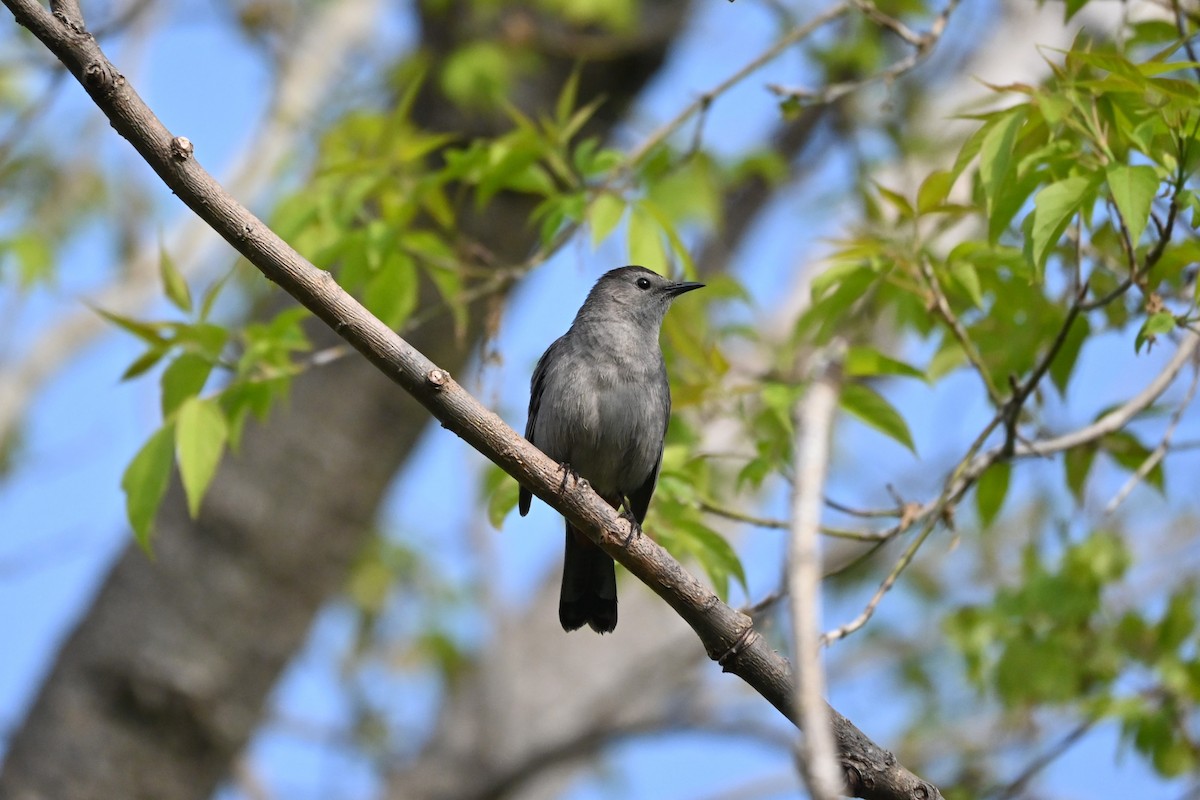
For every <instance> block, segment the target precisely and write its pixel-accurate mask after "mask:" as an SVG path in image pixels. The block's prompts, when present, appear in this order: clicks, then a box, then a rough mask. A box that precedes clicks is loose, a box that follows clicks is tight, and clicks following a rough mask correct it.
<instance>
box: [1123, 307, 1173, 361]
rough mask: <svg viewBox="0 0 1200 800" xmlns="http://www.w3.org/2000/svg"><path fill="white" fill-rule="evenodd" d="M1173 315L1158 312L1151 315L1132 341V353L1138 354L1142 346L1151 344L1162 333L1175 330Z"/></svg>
mask: <svg viewBox="0 0 1200 800" xmlns="http://www.w3.org/2000/svg"><path fill="white" fill-rule="evenodd" d="M1176 324H1177V322H1176V320H1175V315H1174V314H1172V313H1171V312H1170V311H1158V312H1156V313H1154V314H1151V315H1150V316H1149V317H1148V318H1147V319H1146V321H1145V322H1144V323H1142V327H1141V330H1139V331H1138V333H1137V338H1136V339H1135V340H1134V345H1133V351H1134V352H1135V353H1140V352H1141V351H1142V345H1144V344H1146V343H1147V342H1153V341H1154V340H1155V339H1156V338H1157V337H1159V336H1162V335H1163V334H1164V333H1170V332H1171V331H1173V330H1175V325H1176Z"/></svg>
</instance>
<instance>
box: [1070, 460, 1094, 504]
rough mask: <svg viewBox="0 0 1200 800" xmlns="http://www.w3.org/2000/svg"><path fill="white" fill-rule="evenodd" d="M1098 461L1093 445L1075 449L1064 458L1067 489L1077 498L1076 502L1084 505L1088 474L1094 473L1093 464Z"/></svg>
mask: <svg viewBox="0 0 1200 800" xmlns="http://www.w3.org/2000/svg"><path fill="white" fill-rule="evenodd" d="M1095 460H1096V448H1095V447H1094V446H1092V445H1084V446H1083V447H1073V448H1071V449H1070V450H1068V451H1067V452H1066V455H1065V456H1064V457H1063V469H1064V471H1065V472H1066V478H1067V487H1068V488H1069V489H1070V490H1071V494H1072V495H1073V496H1074V497H1075V502H1076V503H1077V504H1079V505H1083V496H1084V489H1085V488H1086V487H1087V478H1088V473H1089V472H1091V471H1092V462H1094V461H1095Z"/></svg>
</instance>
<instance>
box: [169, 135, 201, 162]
mask: <svg viewBox="0 0 1200 800" xmlns="http://www.w3.org/2000/svg"><path fill="white" fill-rule="evenodd" d="M195 150H196V148H195V147H194V146H193V145H192V140H191V139H189V138H187V137H186V136H176V137H175V138H174V139H172V140H171V157H172V158H174V159H175V160H176V161H187V160H188V159H189V158H191V157H192V154H193V153H194V152H195Z"/></svg>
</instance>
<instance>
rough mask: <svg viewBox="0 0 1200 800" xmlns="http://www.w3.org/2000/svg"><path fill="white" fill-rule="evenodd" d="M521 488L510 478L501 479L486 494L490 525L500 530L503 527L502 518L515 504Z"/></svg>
mask: <svg viewBox="0 0 1200 800" xmlns="http://www.w3.org/2000/svg"><path fill="white" fill-rule="evenodd" d="M520 490H521V487H520V485H519V484H518V483H517V482H516V481H515V480H512V479H511V478H510V479H508V480H502V481H500V483H499V484H497V486H496V488H495V489H493V490H492V493H491V494H490V495H489V496H488V504H487V514H488V522H490V523H492V527H493V528H495V529H496V530H500V529H501V528H503V527H504V519H505V517H507V516H508V515H509V513H510V512H511V511H512V510H513V508H515V507H516V505H517V496H518V495H519V493H520Z"/></svg>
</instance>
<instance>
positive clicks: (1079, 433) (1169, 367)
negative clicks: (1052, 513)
mask: <svg viewBox="0 0 1200 800" xmlns="http://www.w3.org/2000/svg"><path fill="white" fill-rule="evenodd" d="M1198 346H1200V335H1198V334H1195V333H1192V332H1190V331H1189V332H1188V333H1186V334H1184V336H1183V339H1182V341H1181V342H1180V344H1179V347H1178V349H1177V350H1176V351H1175V353H1174V355H1172V356H1171V358H1170V360H1169V361H1168V362H1167V363H1166V364H1165V365H1164V366H1163V368H1162V370H1160V371H1159V373H1158V375H1156V376H1155V377H1154V379H1153V380H1152V381H1150V383H1149V384H1148V385H1147V386H1146V387H1145V388H1144V389H1142V391H1140V392H1138V393H1137V394H1136V395H1134V396H1133V397H1132V398H1130V399H1129V400H1127V401H1126V402H1125V403H1124V404H1122V405H1121V406H1119V407H1118V408H1115V409H1113V410H1112V411H1110V412H1109V413H1107V414H1105V415H1104V416H1103V417H1101V418H1100V419H1098V420H1096V421H1095V422H1093V423H1091V424H1090V425H1085V426H1084V427H1082V428H1079V429H1078V430H1075V431H1072V432H1071V433H1067V434H1063V435H1061V436H1055V437H1050V438H1047V439H1038V440H1034V441H1030V442H1017V443H1016V444H1015V445H1012V446H1010V445H1009V443H1008V442H1007V441H1006V442H1004V443H1002V444H1000V445H997V446H995V447H992V448H990V449H988V450H986V451H985V450H983V449H982V448H983V443H984V442H985V441H986V440H987V438H988V437H989V436H990V435H991V434H992V432H993V431H994V430H995V429H996V428H997V427H999V426H1000V424H1001V423H1002V422H1003V419H1004V416H1003V414H1004V412H1003V409H1002V410H1001V412H1000V413H998V414H997V416H995V417H993V418H992V420H991V422H989V423H988V424H987V425H986V426H985V427H984V429H983V430H982V431H981V432H980V434H979V436H977V437H976V439H975V442H973V443H972V445H971V447H970V448H968V450H967V454H966V455H965V456H964V457H963V458H962V459H961V460H960V461H959V462H958V465H957V466H956V467H955V468H954V469H953V470H952V471H951V474H950V477H949V478H948V479H947V481H946V483H945V484H944V485H943V487H942V491H941V492H940V493H939V494H938V496H937V498H935V499H934V500H931V501H929V502H927V503H925V504H924V505H922V506H921V507H920V509H919V510H917V511H916V512H915V513H914V514H913V520H914V521H923V525H922V528H921V531H920V532H919V533H918V534H917V536H916V537H915V538H914V539H913V541H912V543H911V544H910V545H909V546H908V547H907V548H906V549H905V551H904V552H903V553H902V554H901V556H900V558H899V559H898V560H897V561H896V564H895V565H894V566H893V568H892V570H891V571H890V572H889V573H888V575H887V577H885V578H884V579H883V581H882V582H881V583H880V584H879V587H878V588H877V589H876V590H875V593H874V594H873V595H872V596H871V598H870V600H868V601H867V604H866V606H865V607H864V608H863V610H862V612H861V613H859V615H858V616H856V617H855V618H854V619H852V620H851V621H850V622H848V623H846V624H844V625H841V626H839V627H837V628H835V629H833V630H831V631H829V632H827V633H826V634H825V635H824V636H823V637H822V641H824V642H825V643H826V644H830V643H832V642H835V641H837V640H838V639H842V638H844V637H846V636H848V635H850V634H851V633H854V632H855V631H857V630H858V629H860V628H861V627H863V625H865V624H866V623H867V622H868V621H869V620H870V619H871V617H872V616H873V615H874V613H875V610H876V609H877V608H878V607H879V604H880V602H881V601H882V600H883V597H884V595H885V594H887V592H888V591H890V590H891V588H892V587H893V586H894V585H895V584H896V580H897V579H898V578H899V577H900V574H901V573H902V572H903V571H904V570H905V569H906V568H907V567H908V565H909V564H910V563H911V562H912V559H913V557H914V556H915V555H916V552H917V550H919V549H920V548H921V545H923V544H924V543H925V540H926V539H928V538H929V535H930V534H931V533H932V532H933V530H934V528H935V527H936V526H937V523H938V522H939V521H941V520H942V519H944V518H945V517H946V515H947V514H948V512H949V509H951V508H953V506H954V504H956V503H957V502H958V501H959V500H960V499H961V498H962V497H963V495H965V494H966V493H967V491H969V490H970V488H971V487H972V486H974V485H975V482H976V481H978V480H979V478H980V476H981V475H983V473H984V472H986V471H987V469H988V467H990V466H992V465H993V464H995V463H998V462H1000V461H1008V460H1014V459H1020V458H1030V457H1034V456H1036V457H1039V458H1044V457H1046V456H1050V455H1054V454H1056V453H1061V452H1064V451H1066V450H1070V449H1072V448H1075V447H1080V446H1082V445H1086V444H1090V443H1092V442H1095V441H1097V440H1099V439H1102V438H1104V437H1105V436H1108V435H1109V434H1111V433H1115V432H1116V431H1119V430H1121V429H1122V428H1124V427H1125V426H1126V425H1127V424H1129V421H1130V420H1132V419H1133V418H1134V417H1135V416H1137V415H1138V414H1140V413H1141V412H1143V411H1145V410H1146V409H1147V408H1149V407H1150V406H1151V405H1153V403H1154V402H1155V400H1157V399H1158V398H1159V397H1160V396H1161V395H1162V393H1163V392H1165V391H1166V390H1167V387H1168V386H1170V385H1171V383H1172V382H1173V381H1174V380H1175V377H1176V376H1177V375H1178V374H1179V371H1180V370H1181V369H1183V367H1184V365H1186V364H1187V363H1188V361H1190V360H1191V359H1192V358H1194V357H1195V355H1196V352H1197V349H1198Z"/></svg>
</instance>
